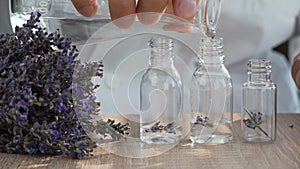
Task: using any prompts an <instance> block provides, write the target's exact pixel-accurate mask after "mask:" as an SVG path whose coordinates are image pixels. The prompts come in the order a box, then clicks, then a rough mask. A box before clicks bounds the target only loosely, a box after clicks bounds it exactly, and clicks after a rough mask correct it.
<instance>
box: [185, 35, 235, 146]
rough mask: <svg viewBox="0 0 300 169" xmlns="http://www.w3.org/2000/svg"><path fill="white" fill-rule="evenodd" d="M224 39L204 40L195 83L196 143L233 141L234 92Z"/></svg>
mask: <svg viewBox="0 0 300 169" xmlns="http://www.w3.org/2000/svg"><path fill="white" fill-rule="evenodd" d="M223 46H224V45H223V39H222V38H220V37H216V38H202V39H201V41H200V52H199V65H198V67H197V69H196V70H195V72H194V73H193V77H192V82H191V91H190V92H191V119H190V124H191V132H190V140H191V141H192V142H194V143H203V144H222V143H227V142H229V141H231V140H232V137H233V134H232V118H233V114H232V111H233V100H232V99H233V98H232V97H233V95H232V92H233V89H232V81H231V77H230V74H229V72H228V70H227V69H226V67H225V66H224V58H225V55H224V53H223Z"/></svg>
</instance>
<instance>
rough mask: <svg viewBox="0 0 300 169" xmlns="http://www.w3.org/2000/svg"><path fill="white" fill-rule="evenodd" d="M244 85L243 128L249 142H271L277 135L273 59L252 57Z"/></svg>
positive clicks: (244, 135) (245, 137)
mask: <svg viewBox="0 0 300 169" xmlns="http://www.w3.org/2000/svg"><path fill="white" fill-rule="evenodd" d="M247 66H248V70H247V71H248V80H247V82H245V83H244V85H243V111H242V112H243V114H242V120H241V128H242V134H243V138H244V140H245V141H247V142H269V141H273V140H275V137H276V86H275V84H274V83H273V82H272V80H271V61H270V60H267V59H252V60H250V61H249V63H248V65H247Z"/></svg>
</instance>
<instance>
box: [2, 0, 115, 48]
mask: <svg viewBox="0 0 300 169" xmlns="http://www.w3.org/2000/svg"><path fill="white" fill-rule="evenodd" d="M97 2H98V4H99V8H98V11H97V13H96V14H95V16H93V17H84V16H82V15H81V14H79V12H78V11H77V10H76V9H75V7H74V5H73V4H72V1H70V0H9V3H10V6H11V15H10V17H11V18H10V20H11V24H12V27H13V28H14V27H15V26H16V25H22V24H23V23H25V22H26V20H27V19H29V18H30V14H31V12H40V13H41V14H42V16H41V18H40V21H41V22H40V24H41V25H42V26H43V27H45V28H47V30H48V31H49V32H54V31H56V30H57V29H59V30H60V31H61V33H62V34H66V35H68V36H69V37H71V38H72V40H73V42H75V43H76V44H83V43H84V42H85V41H86V40H87V39H88V38H89V37H90V36H91V35H92V34H93V33H95V32H96V31H97V30H98V29H99V28H101V27H102V26H104V25H106V24H108V23H110V22H111V19H110V14H109V7H108V0H97ZM0 18H1V17H0ZM74 27H76V29H74Z"/></svg>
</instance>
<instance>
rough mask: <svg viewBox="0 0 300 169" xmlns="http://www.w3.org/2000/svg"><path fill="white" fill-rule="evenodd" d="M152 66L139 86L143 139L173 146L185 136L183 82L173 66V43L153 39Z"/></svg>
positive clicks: (150, 63)
mask: <svg viewBox="0 0 300 169" xmlns="http://www.w3.org/2000/svg"><path fill="white" fill-rule="evenodd" d="M150 47H151V55H150V59H149V67H148V69H147V70H146V72H145V73H144V75H143V77H142V81H141V84H140V110H141V117H140V118H141V119H140V120H141V122H140V125H141V126H140V138H141V140H142V141H144V142H147V143H150V144H152V143H153V144H172V143H176V142H178V141H180V139H181V137H182V123H183V117H182V82H181V78H180V75H179V73H178V71H177V70H176V68H175V66H174V55H173V40H172V39H168V38H164V37H160V38H153V39H151V40H150Z"/></svg>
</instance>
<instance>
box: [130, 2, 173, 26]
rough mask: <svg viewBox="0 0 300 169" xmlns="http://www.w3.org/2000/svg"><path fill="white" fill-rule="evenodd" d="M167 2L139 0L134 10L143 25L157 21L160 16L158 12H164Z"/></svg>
mask: <svg viewBox="0 0 300 169" xmlns="http://www.w3.org/2000/svg"><path fill="white" fill-rule="evenodd" d="M168 2H169V0H139V2H138V5H137V10H136V11H137V13H138V18H139V20H140V21H141V22H142V23H143V24H145V25H150V24H154V23H156V22H158V21H159V19H160V16H161V15H159V14H158V13H164V12H165V10H166V8H167V6H168ZM149 12H154V13H152V14H151V13H149Z"/></svg>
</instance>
